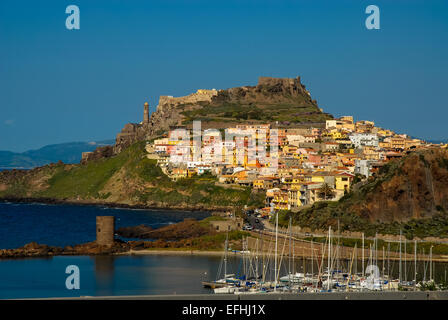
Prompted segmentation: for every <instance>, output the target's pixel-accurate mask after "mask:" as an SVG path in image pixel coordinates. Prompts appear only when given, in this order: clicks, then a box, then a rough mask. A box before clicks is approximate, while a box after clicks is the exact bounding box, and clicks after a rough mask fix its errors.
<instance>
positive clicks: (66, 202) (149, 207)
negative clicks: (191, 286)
mask: <svg viewBox="0 0 448 320" xmlns="http://www.w3.org/2000/svg"><path fill="white" fill-rule="evenodd" d="M8 202H11V203H36V204H59V205H76V206H101V207H108V208H119V209H139V210H173V211H203V212H212V211H213V212H226V211H228V210H232V209H234V208H233V207H225V206H224V207H220V206H209V207H207V208H206V207H204V206H168V205H167V206H152V205H144V204H127V203H119V202H105V201H89V200H73V199H70V200H64V199H54V198H31V197H30V198H28V197H25V198H19V197H18V198H11V197H8V198H0V203H8Z"/></svg>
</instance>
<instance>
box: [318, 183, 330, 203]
mask: <svg viewBox="0 0 448 320" xmlns="http://www.w3.org/2000/svg"><path fill="white" fill-rule="evenodd" d="M322 195H323V199H324V200H328V199H331V198H333V197H334V191H333V188H332V187H330V186H329V185H328V183H324V184H323V185H322V187H320V189H319V196H320V197H321V198H322Z"/></svg>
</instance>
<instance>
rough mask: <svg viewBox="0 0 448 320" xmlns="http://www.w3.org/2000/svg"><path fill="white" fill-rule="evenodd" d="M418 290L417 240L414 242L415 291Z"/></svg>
mask: <svg viewBox="0 0 448 320" xmlns="http://www.w3.org/2000/svg"><path fill="white" fill-rule="evenodd" d="M415 290H417V240H414V291H415Z"/></svg>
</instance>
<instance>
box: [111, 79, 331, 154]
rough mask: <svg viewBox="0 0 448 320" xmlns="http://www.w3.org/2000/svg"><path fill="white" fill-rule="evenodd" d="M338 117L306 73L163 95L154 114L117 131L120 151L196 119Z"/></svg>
mask: <svg viewBox="0 0 448 320" xmlns="http://www.w3.org/2000/svg"><path fill="white" fill-rule="evenodd" d="M332 118H333V116H332V115H330V114H327V113H324V112H323V111H322V110H321V109H320V108H319V107H318V105H317V102H316V100H313V99H312V98H311V95H310V93H309V91H308V90H306V88H305V85H303V84H302V83H301V80H300V77H297V78H295V79H289V78H270V77H260V78H259V80H258V84H257V85H256V86H243V87H236V88H230V89H224V90H215V89H212V90H198V91H197V92H195V93H192V94H190V95H188V96H185V97H172V96H161V97H160V99H159V104H158V106H157V109H156V111H155V112H153V113H152V114H151V117H150V118H149V117H148V118H147V119H143V121H142V123H138V124H137V123H128V124H126V125H125V127H124V128H123V129H122V131H121V132H120V133H119V134H118V135H117V140H116V143H117V144H116V147H115V152H116V153H118V152H120V151H121V150H122V149H123V148H125V147H127V146H129V145H130V144H132V143H134V142H136V141H140V140H145V139H147V140H149V139H151V138H154V137H156V136H159V135H161V134H163V133H166V132H167V131H168V130H169V129H170V127H173V126H186V127H187V128H190V127H191V126H192V122H193V121H194V120H200V121H201V127H202V128H203V129H207V128H216V129H224V128H228V127H231V126H234V125H237V124H242V123H244V124H249V123H251V124H256V123H271V124H272V125H274V126H277V127H285V128H288V127H309V126H314V127H324V126H325V120H326V119H332Z"/></svg>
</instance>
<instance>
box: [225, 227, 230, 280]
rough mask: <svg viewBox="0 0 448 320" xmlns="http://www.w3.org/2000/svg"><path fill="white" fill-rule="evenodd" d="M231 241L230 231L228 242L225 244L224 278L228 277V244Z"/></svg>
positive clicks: (227, 234)
mask: <svg viewBox="0 0 448 320" xmlns="http://www.w3.org/2000/svg"><path fill="white" fill-rule="evenodd" d="M228 241H229V232H227V233H226V244H225V246H224V247H225V249H224V250H225V252H224V280H226V279H227V250H228V249H227V246H228Z"/></svg>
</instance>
